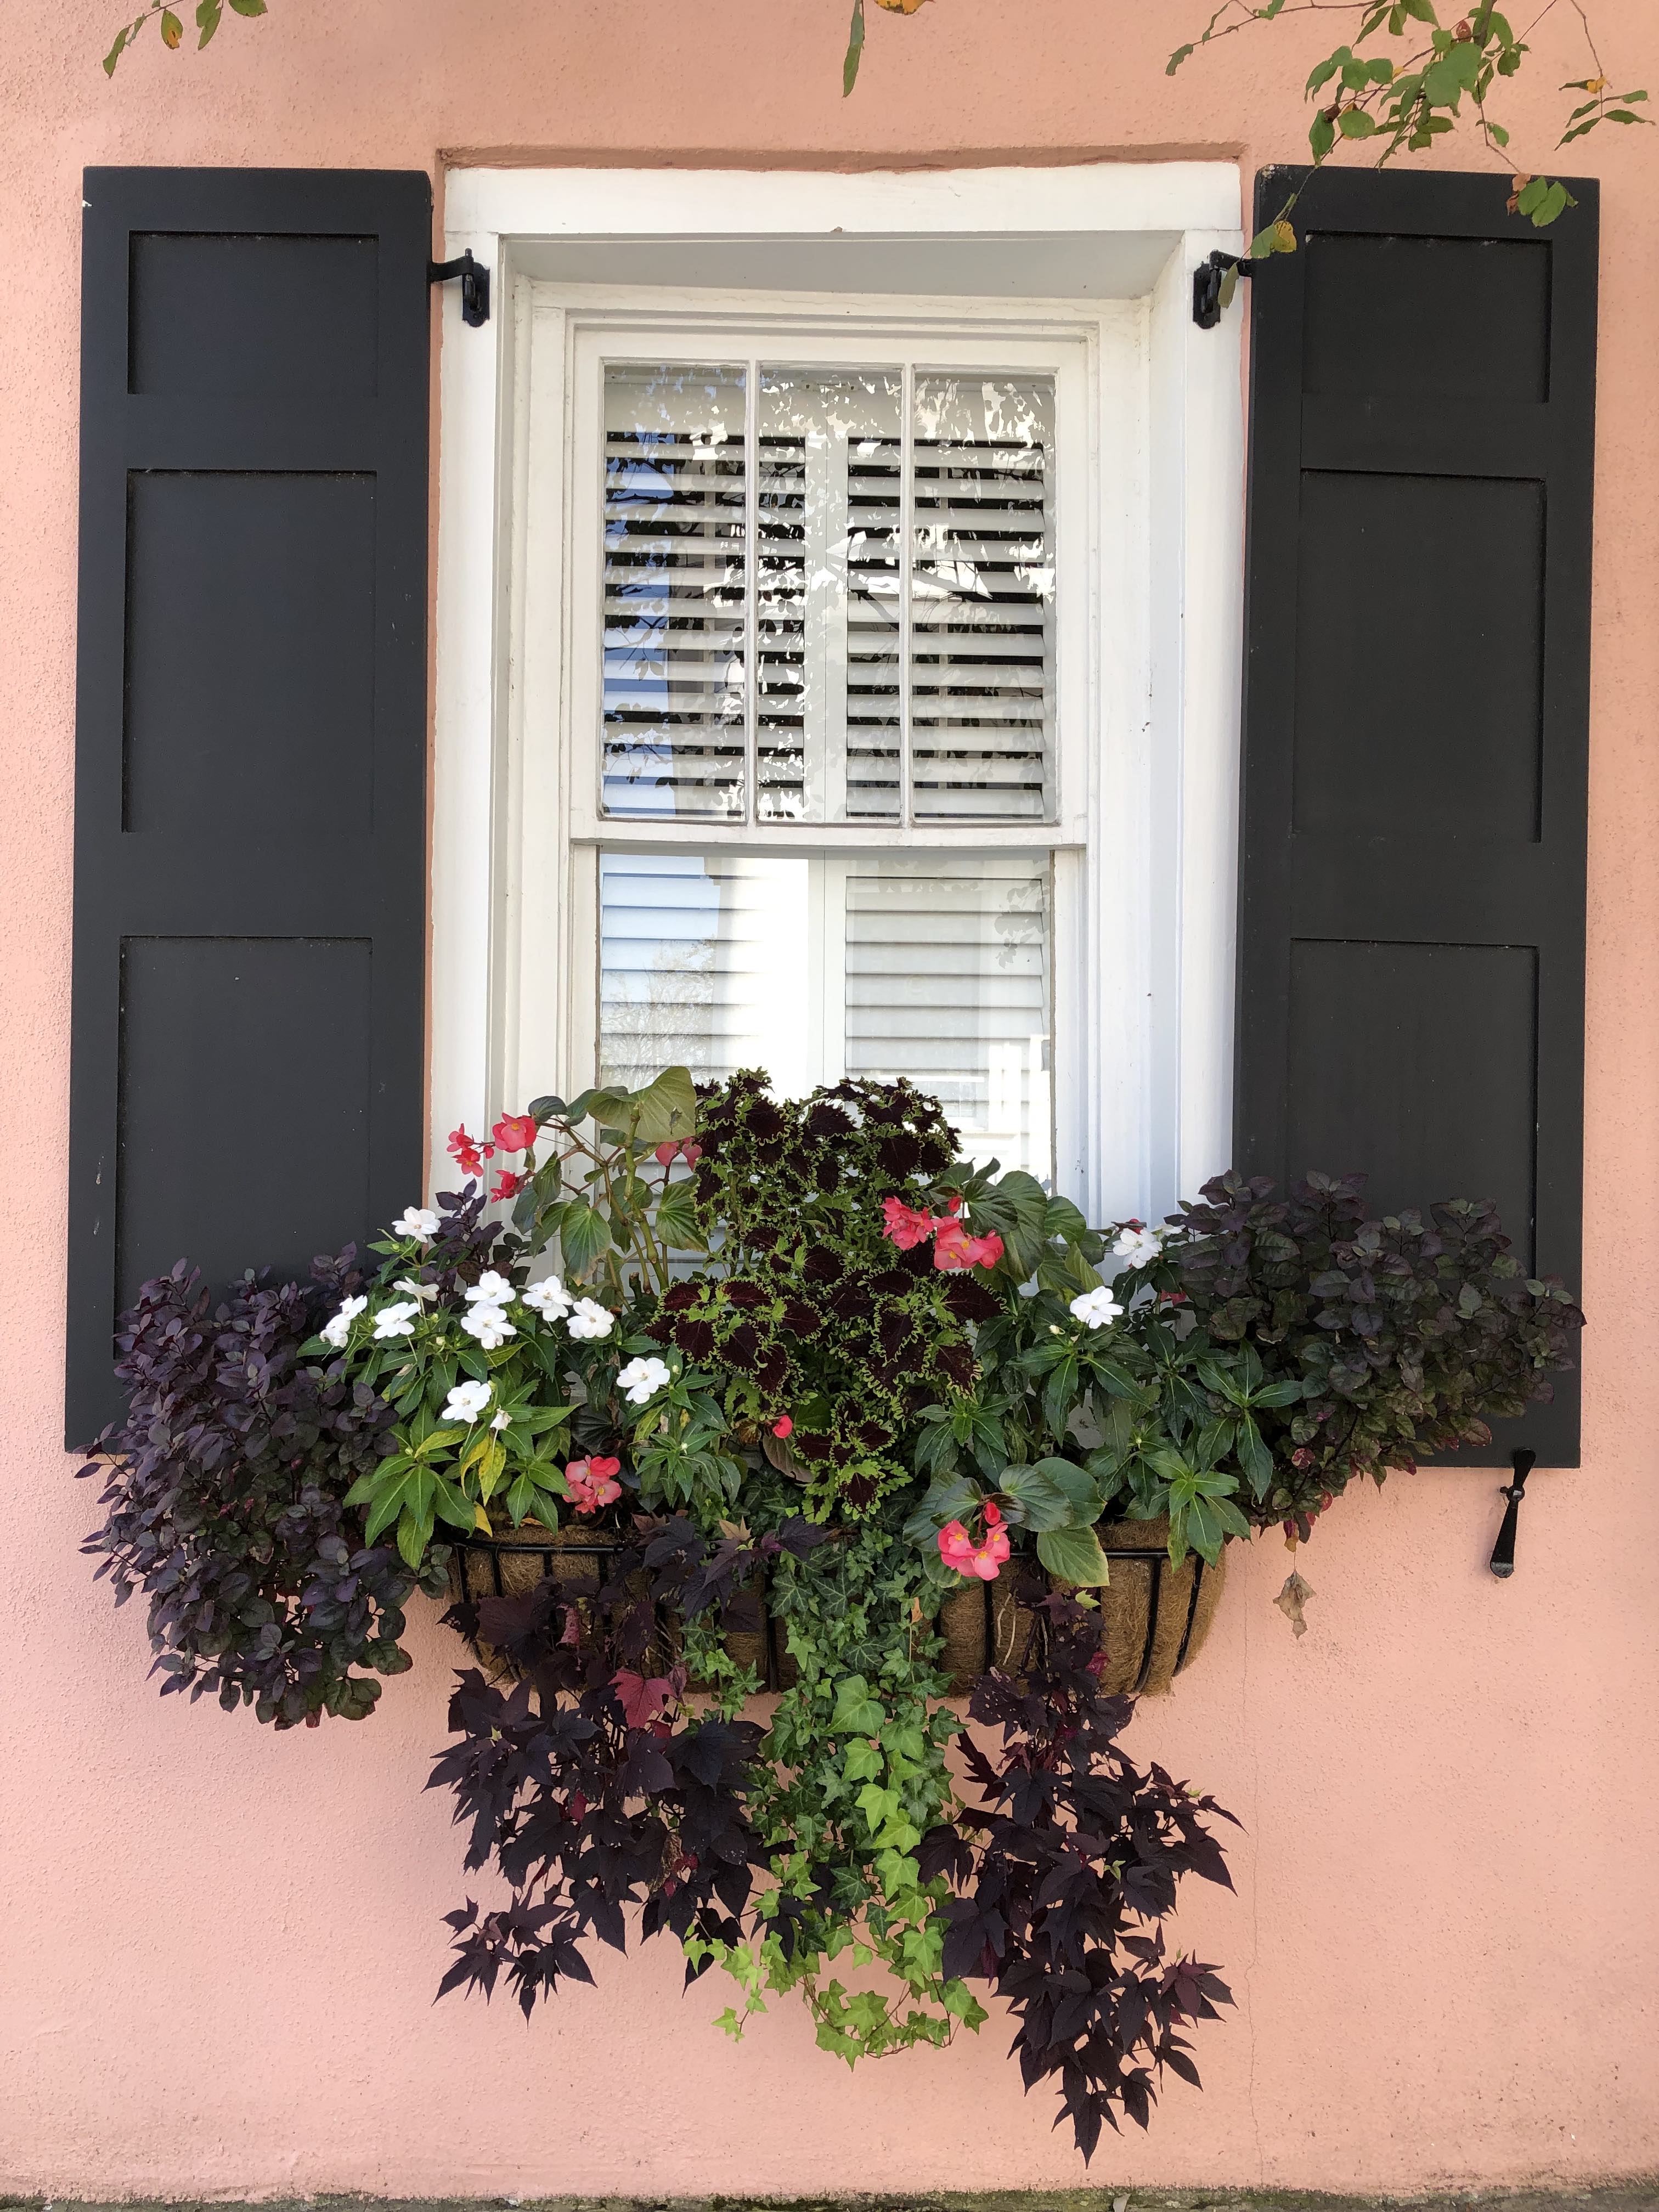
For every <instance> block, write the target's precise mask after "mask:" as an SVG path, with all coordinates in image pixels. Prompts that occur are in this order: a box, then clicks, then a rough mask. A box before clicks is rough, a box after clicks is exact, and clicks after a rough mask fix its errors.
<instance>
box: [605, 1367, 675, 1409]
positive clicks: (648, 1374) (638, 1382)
mask: <svg viewBox="0 0 1659 2212" xmlns="http://www.w3.org/2000/svg"><path fill="white" fill-rule="evenodd" d="M667 1380H668V1362H667V1361H666V1360H665V1359H630V1360H629V1363H628V1364H627V1366H626V1367H624V1368H623V1370H622V1373H621V1374H620V1375H618V1376H617V1389H619V1390H621V1391H622V1392H623V1395H625V1396H626V1398H627V1400H628V1402H629V1405H630V1406H643V1405H646V1404H647V1403H648V1402H649V1401H650V1400H651V1399H653V1398H654V1397H655V1396H656V1395H657V1393H658V1391H659V1390H660V1389H662V1387H663V1385H664V1383H666V1382H667Z"/></svg>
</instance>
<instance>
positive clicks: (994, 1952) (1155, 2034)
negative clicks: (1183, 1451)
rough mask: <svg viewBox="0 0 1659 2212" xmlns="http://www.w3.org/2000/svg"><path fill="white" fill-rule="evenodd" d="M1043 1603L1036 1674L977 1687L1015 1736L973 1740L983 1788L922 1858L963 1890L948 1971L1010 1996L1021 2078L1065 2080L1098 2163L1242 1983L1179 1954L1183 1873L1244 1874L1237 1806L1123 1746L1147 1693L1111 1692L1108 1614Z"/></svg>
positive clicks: (996, 1678)
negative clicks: (1175, 1941)
mask: <svg viewBox="0 0 1659 2212" xmlns="http://www.w3.org/2000/svg"><path fill="white" fill-rule="evenodd" d="M1038 1613H1039V1622H1040V1626H1039V1629H1038V1632H1037V1633H1036V1636H1035V1637H1034V1638H1033V1645H1034V1650H1033V1651H1032V1653H1031V1655H1030V1662H1029V1671H1028V1673H1027V1674H1026V1675H1025V1676H1024V1679H1023V1680H1020V1681H1018V1682H1016V1681H1014V1680H1012V1679H1011V1678H1010V1677H1009V1676H1007V1675H1006V1674H1000V1673H992V1674H986V1675H983V1676H982V1677H981V1680H979V1682H978V1683H977V1684H976V1686H975V1689H974V1692H973V1695H972V1698H971V1699H970V1701H969V1717H971V1718H972V1719H973V1720H974V1721H976V1722H978V1723H981V1724H983V1725H985V1726H988V1727H992V1728H995V1729H1000V1731H1001V1735H1002V1747H1001V1749H1000V1753H996V1754H987V1752H986V1750H985V1749H984V1747H982V1746H981V1744H980V1743H978V1742H976V1741H975V1740H974V1739H973V1737H972V1736H971V1735H970V1736H969V1739H968V1740H967V1742H966V1744H965V1746H964V1753H965V1758H966V1762H967V1767H968V1772H969V1778H970V1779H971V1781H972V1782H973V1784H975V1787H976V1788H977V1790H978V1792H979V1796H980V1798H981V1803H980V1805H979V1806H978V1807H977V1808H974V1807H964V1808H963V1809H962V1810H961V1811H960V1812H959V1813H958V1814H957V1819H956V1820H955V1821H954V1822H953V1823H952V1824H951V1825H950V1826H942V1827H939V1828H936V1829H934V1830H933V1832H932V1833H931V1834H929V1835H928V1836H927V1837H926V1838H924V1839H923V1843H922V1847H921V1863H922V1868H923V1871H924V1873H925V1874H927V1875H930V1876H931V1875H941V1874H942V1875H945V1876H946V1877H947V1878H948V1880H949V1881H950V1883H951V1889H952V1891H953V1895H952V1896H951V1899H949V1901H948V1902H947V1904H946V1905H945V1912H946V1915H947V1917H948V1918H949V1922H950V1932H949V1934H948V1935H947V1936H946V1937H945V1972H946V1973H947V1974H960V1975H962V1976H963V1978H966V1979H969V1980H972V1979H975V1978H979V1979H983V1980H985V1981H987V1982H988V1983H990V1984H991V1985H992V1986H993V1987H994V1989H995V1990H996V1991H997V1993H998V1994H999V1995H1000V1996H1002V1997H1003V1998H1004V1999H1005V2000H1006V2002H1007V2003H1008V2005H1009V2007H1010V2009H1011V2010H1012V2013H1013V2014H1014V2015H1015V2017H1016V2019H1017V2020H1018V2023H1019V2027H1018V2033H1017V2034H1016V2035H1015V2038H1014V2042H1013V2048H1014V2050H1016V2051H1018V2054H1019V2062H1020V2070H1021V2073H1022V2075H1023V2076H1024V2082H1025V2087H1027V2089H1030V2087H1033V2085H1034V2084H1035V2083H1036V2082H1038V2081H1044V2080H1048V2079H1049V2078H1051V2077H1053V2076H1056V2075H1057V2076H1058V2077H1059V2086H1060V2105H1061V2111H1062V2112H1063V2113H1064V2115H1065V2116H1066V2118H1069V2119H1070V2120H1071V2123H1072V2127H1073V2133H1074V2135H1075V2136H1076V2139H1077V2145H1078V2148H1079V2150H1080V2151H1081V2152H1082V2153H1083V2155H1084V2157H1085V2160H1086V2159H1088V2158H1090V2157H1091V2156H1092V2154H1093V2152H1094V2149H1095V2146H1096V2144H1097V2142H1098V2141H1099V2139H1100V2130H1101V2125H1102V2123H1103V2122H1105V2123H1107V2124H1110V2125H1111V2126H1112V2127H1114V2128H1115V2127H1116V2125H1117V2114H1118V2112H1123V2113H1126V2114H1127V2116H1128V2118H1131V2119H1133V2120H1134V2121H1137V2122H1138V2123H1139V2124H1140V2125H1141V2126H1142V2127H1145V2126H1146V2123H1147V2119H1148V2118H1149V2116H1150V2114H1151V2112H1152V2105H1153V2102H1154V2100H1155V2099H1156V2097H1157V2093H1158V2081H1159V2077H1160V2076H1161V2075H1162V2073H1163V2071H1164V2069H1165V2068H1166V2067H1167V2068H1168V2069H1169V2070H1170V2072H1171V2073H1172V2074H1176V2075H1180V2076H1181V2078H1182V2080H1183V2081H1190V2082H1191V2083H1192V2084H1193V2085H1194V2087H1197V2086H1198V2071H1197V2069H1196V2068H1195V2066H1194V2063H1193V2061H1192V2058H1191V2057H1190V2055H1189V2051H1190V2046H1189V2045H1188V2042H1187V2040H1186V2039H1185V2038H1184V2036H1183V2035H1182V2033H1181V2032H1180V2031H1181V2030H1182V2027H1185V2026H1187V2025H1188V2023H1190V2022H1194V2021H1205V2020H1214V2019H1216V2018H1218V2014H1217V2012H1216V2007H1217V2005H1218V2004H1230V2003H1231V2002H1232V1998H1231V1992H1230V1991H1229V1990H1228V1988H1227V1986H1226V1984H1225V1982H1223V1981H1221V1980H1220V1979H1219V1978H1218V1976H1217V1973H1216V1972H1215V1969H1214V1968H1213V1967H1212V1966H1206V1965H1203V1964H1202V1963H1200V1961H1199V1960H1194V1959H1188V1958H1184V1957H1181V1956H1176V1957H1171V1956H1170V1954H1169V1952H1168V1949H1167V1947H1166V1945H1165V1942H1164V1929H1163V1922H1164V1917H1165V1916H1166V1915H1168V1914H1169V1913H1170V1912H1172V1911H1174V1909H1175V1903H1176V1885H1177V1883H1178V1882H1179V1881H1180V1879H1181V1877H1182V1875H1188V1874H1195V1875H1200V1876H1201V1877H1202V1878H1203V1879H1204V1880H1205V1881H1214V1882H1220V1883H1222V1884H1224V1885H1225V1887H1228V1888H1230V1889H1231V1887H1232V1882H1231V1877H1230V1875H1228V1872H1227V1867H1226V1862H1225V1859H1224V1858H1223V1857H1222V1852H1221V1847H1220V1845H1219V1844H1218V1843H1217V1841H1216V1839H1215V1838H1214V1836H1213V1835H1212V1834H1211V1832H1210V1831H1209V1828H1208V1827H1207V1826H1206V1816H1209V1817H1212V1818H1215V1819H1219V1820H1232V1819H1233V1815H1232V1814H1231V1813H1228V1812H1225V1811H1224V1810H1223V1808H1221V1807H1220V1806H1219V1805H1218V1804H1217V1803H1216V1802H1215V1800H1214V1799H1213V1798H1212V1797H1200V1796H1194V1795H1193V1794H1192V1793H1191V1792H1190V1791H1189V1790H1187V1789H1186V1788H1185V1787H1184V1786H1183V1785H1182V1784H1180V1783H1178V1782H1176V1781H1174V1780H1172V1779H1171V1778H1170V1776H1169V1775H1168V1774H1166V1773H1165V1772H1164V1769H1163V1768H1162V1767H1161V1766H1158V1765H1155V1764H1154V1765H1150V1766H1148V1767H1147V1768H1146V1769H1145V1770H1142V1769H1141V1768H1139V1767H1138V1766H1136V1765H1135V1764H1134V1762H1133V1760H1132V1759H1130V1758H1129V1757H1128V1755H1127V1753H1125V1752H1124V1750H1123V1749H1122V1747H1121V1745H1120V1744H1119V1742H1118V1741H1117V1739H1118V1737H1119V1735H1121V1733H1122V1730H1123V1729H1124V1728H1125V1726H1126V1725H1127V1723H1128V1721H1129V1718H1130V1717H1131V1715H1132V1714H1133V1711H1134V1705H1133V1700H1132V1699H1127V1698H1109V1697H1103V1696H1102V1695H1101V1692H1100V1687H1099V1680H1098V1673H1099V1667H1100V1662H1101V1656H1102V1647H1101V1630H1100V1616H1099V1613H1097V1611H1095V1610H1094V1609H1093V1608H1091V1607H1085V1606H1082V1605H1079V1604H1078V1603H1077V1602H1076V1601H1073V1600H1072V1599H1070V1598H1066V1597H1058V1596H1054V1597H1049V1598H1047V1599H1045V1600H1044V1601H1042V1604H1041V1606H1040V1607H1039V1608H1038ZM1234 1825H1235V1826H1237V1823H1236V1822H1235V1823H1234Z"/></svg>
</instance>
